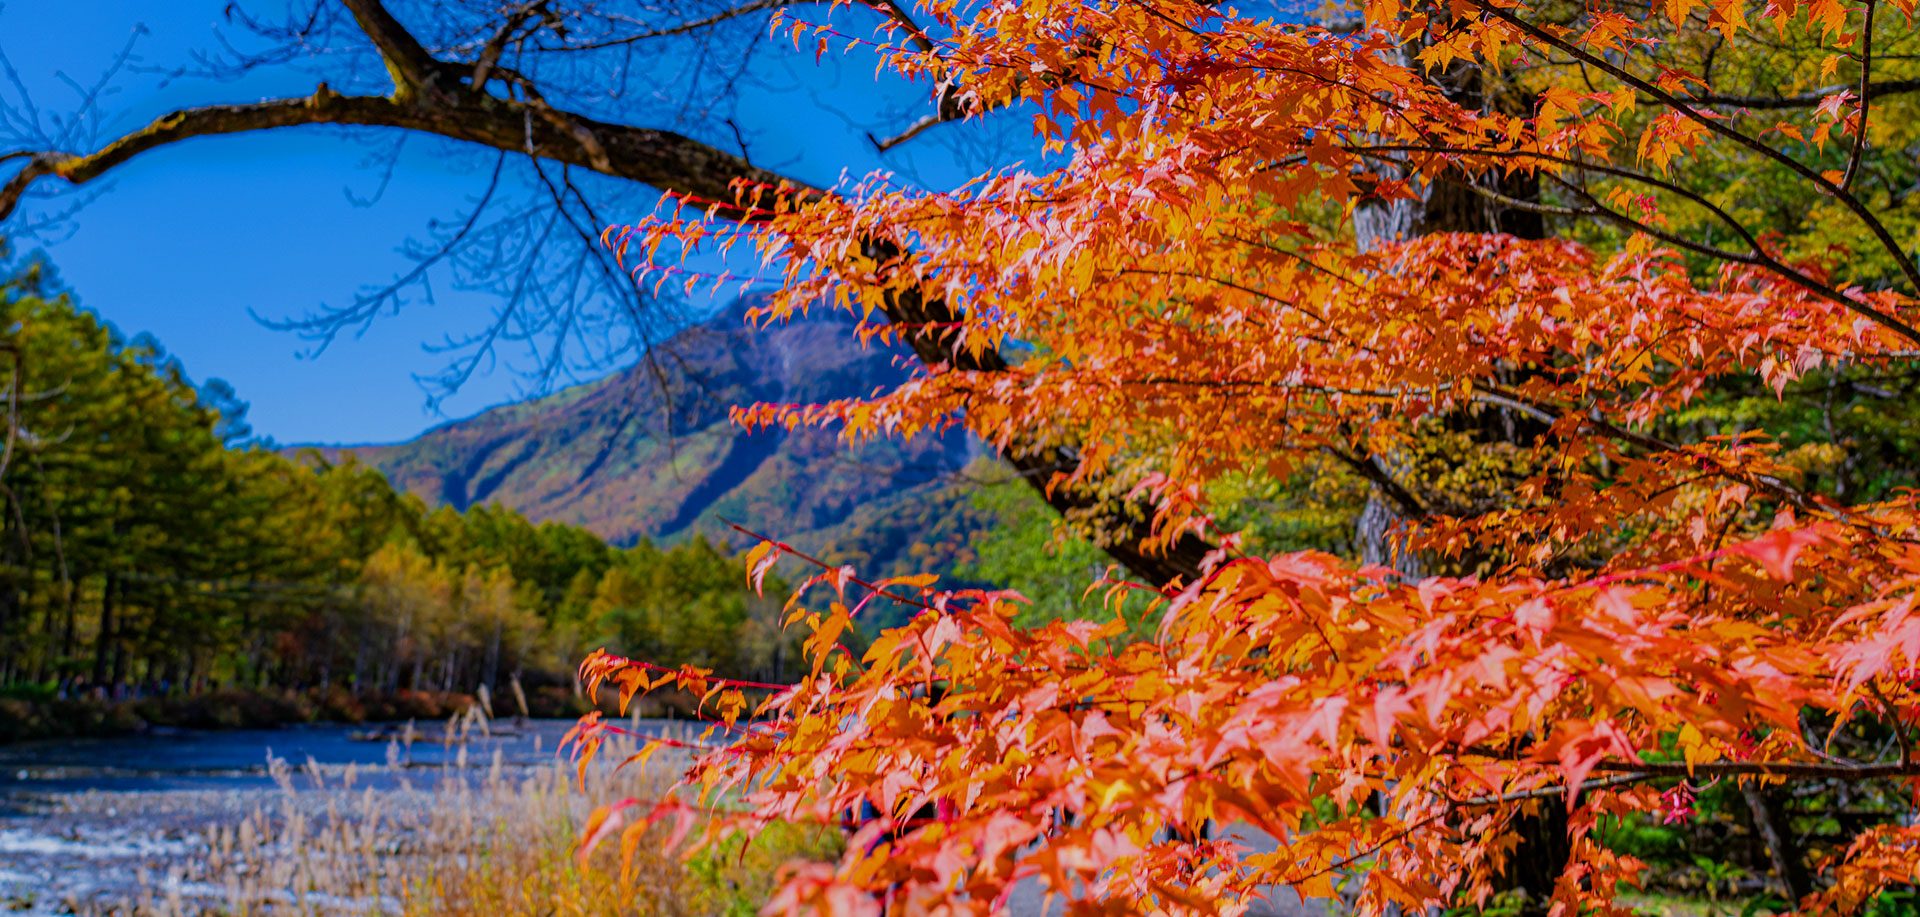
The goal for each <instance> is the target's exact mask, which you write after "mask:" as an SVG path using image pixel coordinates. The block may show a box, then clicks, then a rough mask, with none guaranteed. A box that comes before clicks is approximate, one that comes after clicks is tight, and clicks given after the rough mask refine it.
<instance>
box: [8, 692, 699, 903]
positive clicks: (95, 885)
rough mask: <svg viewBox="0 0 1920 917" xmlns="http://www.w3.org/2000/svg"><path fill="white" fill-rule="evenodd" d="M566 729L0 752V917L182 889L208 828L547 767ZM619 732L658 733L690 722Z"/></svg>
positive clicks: (426, 731) (412, 801)
mask: <svg viewBox="0 0 1920 917" xmlns="http://www.w3.org/2000/svg"><path fill="white" fill-rule="evenodd" d="M572 725H573V721H572V720H534V721H520V722H517V723H507V722H495V723H494V724H492V725H491V727H490V728H485V729H483V728H481V727H480V726H478V725H477V724H471V723H470V724H468V728H467V729H465V730H464V732H463V733H462V732H459V731H454V730H451V729H449V728H448V727H447V726H445V725H444V724H441V723H432V724H429V725H426V726H422V727H418V728H414V729H413V731H412V733H411V735H409V734H408V728H409V727H407V726H404V725H403V726H399V727H394V726H347V725H337V724H315V725H299V726H289V727H285V728H280V729H252V730H233V731H214V732H208V731H197V730H168V729H156V730H153V731H150V732H148V733H145V734H141V735H134V736H125V737H118V738H107V739H68V740H52V741H36V742H22V743H16V744H11V745H0V912H12V913H24V914H29V915H41V914H45V915H52V914H68V913H76V912H80V913H85V912H90V911H100V910H106V909H109V908H111V907H112V906H113V905H115V904H117V903H119V902H121V901H124V900H127V899H130V898H133V897H136V896H137V895H139V894H141V893H149V894H153V893H160V894H165V893H177V892H179V891H180V889H181V888H186V890H187V892H189V893H192V892H194V888H193V887H192V881H191V877H192V875H193V869H194V865H195V862H196V861H197V860H199V859H202V858H204V857H205V854H206V851H207V850H208V847H209V831H210V830H211V829H213V828H215V827H220V826H232V825H235V824H238V823H240V822H242V821H244V820H246V819H248V818H249V816H255V817H258V815H257V813H259V812H261V811H262V810H263V809H274V810H275V811H276V812H290V811H296V810H315V811H317V810H319V809H321V808H323V807H325V806H326V805H328V803H329V802H330V801H336V802H337V800H338V799H340V798H341V797H343V796H345V795H349V794H350V795H352V796H353V797H354V798H355V800H356V801H360V802H361V803H362V804H366V803H365V802H364V801H365V800H369V799H373V798H374V797H373V796H372V795H371V794H379V800H380V801H378V802H377V803H373V804H374V805H377V806H379V807H384V808H388V809H391V808H392V807H397V806H406V805H416V804H419V803H420V801H421V800H423V799H426V800H430V799H432V798H434V796H435V795H436V794H442V793H444V792H445V791H446V790H447V789H448V787H447V786H446V784H447V783H448V782H449V781H458V782H459V783H460V784H461V785H462V786H463V787H471V786H474V785H477V784H479V783H481V782H483V781H485V780H488V779H492V780H495V781H499V780H501V779H503V778H504V779H506V780H508V781H511V780H513V779H514V778H515V777H516V776H519V775H531V774H535V773H537V772H541V771H543V770H545V771H552V770H554V769H556V768H557V767H560V766H561V765H563V764H564V762H563V761H561V760H560V758H559V757H557V755H556V750H557V749H558V747H559V745H560V742H561V738H562V737H563V736H564V735H565V733H566V731H567V730H568V729H569V728H570V727H572ZM633 725H638V726H639V727H640V728H641V729H642V731H645V732H650V733H656V734H658V733H661V732H667V731H671V732H674V733H679V732H683V731H685V730H687V729H688V728H689V727H690V725H691V724H688V723H685V722H679V723H669V722H666V721H649V720H641V721H636V723H635V724H633ZM200 891H203V892H205V891H207V890H206V889H200ZM215 891H217V890H215ZM210 895H211V893H209V896H210ZM355 909H359V910H364V909H366V908H349V910H355Z"/></svg>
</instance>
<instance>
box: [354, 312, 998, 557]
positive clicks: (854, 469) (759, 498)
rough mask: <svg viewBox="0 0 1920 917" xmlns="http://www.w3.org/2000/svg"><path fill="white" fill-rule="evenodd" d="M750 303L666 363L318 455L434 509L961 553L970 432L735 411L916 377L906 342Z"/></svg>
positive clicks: (820, 546)
mask: <svg viewBox="0 0 1920 917" xmlns="http://www.w3.org/2000/svg"><path fill="white" fill-rule="evenodd" d="M745 308H746V306H745V304H736V305H735V306H734V307H733V308H731V309H728V310H726V311H725V312H724V313H723V314H721V315H720V316H719V317H717V318H715V319H713V320H711V321H708V322H706V323H704V324H700V325H696V326H693V327H691V328H689V329H687V330H685V331H683V332H681V333H679V334H678V335H675V336H674V337H673V338H672V339H670V340H668V341H667V342H666V343H665V344H663V345H662V346H661V347H659V348H658V349H657V350H656V351H655V358H654V359H653V361H652V362H651V365H648V364H647V363H644V362H643V363H642V364H639V365H636V366H634V367H631V368H629V369H626V370H624V371H622V372H619V373H615V374H613V375H611V376H608V377H607V378H605V379H601V380H599V381H597V382H591V383H587V384H584V385H579V386H575V387H573V388H569V389H566V390H564V391H561V392H558V393H555V394H553V395H550V396H547V397H544V398H540V399H537V400H533V401H528V402H524V403H520V404H513V405H506V406H503V407H497V408H494V409H492V410H489V411H486V412H484V413H481V414H479V415H476V416H474V417H471V418H468V419H466V420H459V421H455V422H452V423H448V424H445V425H443V426H440V427H436V428H434V429H432V430H429V431H427V432H426V433H424V434H422V435H421V436H420V437H418V438H417V439H414V440H412V441H410V442H405V443H396V444H392V445H370V446H349V447H325V448H322V449H321V450H320V451H321V454H322V455H323V456H326V457H328V458H329V459H330V460H338V459H339V458H340V457H341V456H343V455H345V454H348V453H351V454H353V455H356V456H358V457H359V459H360V460H361V461H363V462H365V463H367V464H370V465H372V466H374V467H376V468H379V469H380V470H381V471H383V472H385V473H386V475H387V477H388V478H389V479H390V480H391V481H392V482H393V483H394V484H395V486H397V487H400V488H403V489H405V490H408V491H411V492H413V493H416V494H419V495H420V496H421V497H423V498H425V499H426V500H427V501H428V502H429V503H433V504H436V505H447V506H452V507H455V508H457V509H465V508H466V507H469V506H473V505H476V504H481V503H499V504H504V505H506V506H509V507H512V508H514V509H517V510H519V511H521V512H523V513H525V514H526V515H527V516H528V517H529V518H532V519H533V520H535V521H545V520H549V519H551V520H558V521H562V522H569V523H573V524H577V525H581V526H584V527H586V528H588V529H590V530H592V531H593V532H595V533H597V534H599V535H600V536H602V537H604V538H606V539H608V540H609V541H611V542H614V543H616V544H630V543H632V542H634V541H636V540H638V539H640V538H642V537H645V538H652V539H656V540H671V539H676V538H680V537H686V536H689V535H692V534H695V533H703V534H707V535H708V536H710V537H715V538H721V539H724V538H725V537H726V536H727V534H728V532H727V530H726V527H725V525H724V524H723V523H721V522H719V521H718V518H717V517H720V516H724V517H726V518H728V519H731V520H733V521H736V522H739V523H740V524H742V525H745V526H747V527H749V528H752V529H755V530H757V531H760V532H763V533H765V534H767V535H769V536H772V537H776V538H779V539H781V540H784V541H787V542H789V543H792V544H793V545H794V546H795V547H797V548H800V549H801V550H805V551H809V552H819V553H822V554H827V555H831V560H833V561H834V562H836V563H839V562H846V563H854V564H856V565H857V566H859V567H861V569H862V570H863V572H864V571H866V570H872V571H874V572H876V573H883V572H893V571H895V570H898V569H901V568H902V567H903V565H911V566H918V565H922V564H925V563H926V562H928V561H929V560H935V559H945V557H948V556H951V554H952V552H953V551H954V550H963V549H964V545H965V544H966V541H967V537H966V535H967V532H968V531H969V530H970V529H971V528H972V527H973V526H975V525H977V524H978V523H977V520H975V519H974V518H973V517H974V516H975V515H976V514H975V513H974V512H973V511H972V510H971V508H970V506H969V505H968V503H967V501H966V500H965V499H964V494H963V493H962V489H961V488H959V487H957V486H955V485H954V484H952V483H951V477H952V475H953V474H954V473H955V472H957V471H959V470H960V469H961V468H963V467H964V466H965V465H966V464H967V463H968V461H970V460H971V459H973V458H975V457H977V455H978V453H979V449H978V447H977V445H975V444H974V443H972V442H971V441H969V440H968V439H966V438H964V437H961V436H957V435H956V436H949V437H946V438H944V439H932V438H923V439H917V440H915V441H914V442H912V443H906V444H903V443H899V442H897V441H883V442H876V443H872V444H868V445H865V446H862V447H859V448H857V449H849V448H848V447H846V446H845V445H844V444H842V443H841V442H839V441H838V439H837V437H836V435H835V432H834V431H833V430H831V429H828V430H819V429H812V430H809V429H802V430H796V431H793V432H783V431H761V432H757V433H751V434H749V433H746V432H744V431H742V430H740V429H739V428H738V427H735V426H734V425H733V424H732V423H731V422H730V421H729V420H728V418H727V409H728V407H729V406H731V405H735V404H750V403H753V402H793V403H813V402H821V401H827V400H829V399H833V398H846V397H859V396H865V395H870V394H872V393H873V391H874V390H875V389H876V388H879V387H882V386H887V385H892V384H895V383H898V382H899V381H900V380H902V379H903V378H905V376H906V373H905V371H904V370H903V369H902V368H901V366H903V365H905V364H904V361H903V359H902V358H903V356H904V354H903V352H899V351H892V350H886V349H881V348H878V347H874V348H863V347H861V346H860V345H859V343H858V342H856V341H855V340H854V339H853V336H852V335H851V334H849V328H850V323H851V319H850V318H849V317H847V316H846V315H844V314H841V313H835V312H832V311H831V310H824V309H823V310H816V311H815V313H814V314H813V315H812V316H810V317H796V318H795V319H794V320H793V321H791V322H788V323H786V324H775V325H770V326H768V327H765V328H759V329H755V328H752V327H749V326H747V325H746V324H745V322H744V320H743V319H744V313H745ZM731 540H732V541H734V542H735V543H738V542H740V541H742V540H743V539H742V538H741V537H740V536H738V535H734V536H733V537H732V538H731ZM915 544H920V545H922V547H921V548H919V549H916V548H915V547H914V545H915ZM930 553H931V554H932V555H934V556H933V557H929V556H927V555H928V554H930ZM910 555H911V556H910Z"/></svg>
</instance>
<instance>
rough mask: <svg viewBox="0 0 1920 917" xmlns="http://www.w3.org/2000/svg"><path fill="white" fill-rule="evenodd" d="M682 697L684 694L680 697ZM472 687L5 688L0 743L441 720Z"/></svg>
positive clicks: (640, 705) (575, 706) (553, 713)
mask: <svg viewBox="0 0 1920 917" xmlns="http://www.w3.org/2000/svg"><path fill="white" fill-rule="evenodd" d="M601 693H602V697H601V704H600V709H601V710H602V711H603V712H605V713H607V714H608V715H609V716H611V715H615V714H616V711H617V703H616V702H615V700H614V695H613V693H612V692H611V691H610V690H607V691H602V692H601ZM502 700H503V699H502V698H494V699H493V700H492V702H491V703H490V704H487V705H485V706H484V707H483V708H482V709H488V708H491V709H489V710H488V712H489V714H490V715H491V714H494V713H497V714H500V715H512V714H518V713H522V712H524V713H525V715H527V716H530V717H532V718H534V719H577V718H579V717H581V716H584V715H586V714H587V713H588V712H590V711H591V710H592V709H593V707H592V706H591V705H590V704H589V703H588V702H587V699H586V698H585V697H583V696H580V695H577V694H574V693H573V692H571V691H569V690H567V689H565V688H562V687H553V686H544V687H540V688H536V689H534V690H532V691H527V692H525V710H524V711H522V710H521V709H520V701H519V700H518V699H512V700H505V703H504V705H503V704H502ZM682 701H685V702H684V703H682ZM480 704H481V701H480V699H479V698H476V697H475V696H474V695H471V694H462V693H460V692H458V691H405V690H402V691H395V692H392V693H385V692H369V693H364V694H354V693H351V692H348V691H344V690H341V689H338V688H335V689H333V690H331V691H327V692H324V693H323V692H321V691H318V690H308V691H292V690H279V689H271V688H269V689H257V690H256V689H233V688H229V689H223V690H219V691H210V692H204V693H199V694H175V695H156V696H150V697H137V698H127V699H123V700H107V699H103V698H97V697H80V698H60V697H55V696H53V692H52V691H51V690H50V689H49V690H44V691H37V692H36V691H31V690H21V689H18V688H15V689H9V693H8V694H6V695H0V745H5V744H7V743H10V742H19V741H27V740H32V739H74V738H105V737H111V736H122V735H136V734H139V733H142V732H146V731H149V730H152V729H154V728H156V727H162V728H169V729H267V728H271V727H275V726H287V725H294V724H300V723H344V724H350V725H351V724H360V723H402V722H407V721H418V722H425V721H429V720H443V719H446V718H447V717H450V716H455V715H458V714H463V713H466V712H467V711H469V710H472V709H474V708H475V706H476V705H480ZM691 708H692V702H691V700H690V699H689V698H682V697H677V696H674V695H671V694H668V695H661V696H657V697H643V698H637V699H636V700H635V702H634V707H633V708H631V709H629V710H628V713H629V714H638V715H639V716H641V717H643V718H650V717H659V716H685V715H686V714H687V713H688V711H689V710H690V709H691Z"/></svg>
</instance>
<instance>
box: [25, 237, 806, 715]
mask: <svg viewBox="0 0 1920 917" xmlns="http://www.w3.org/2000/svg"><path fill="white" fill-rule="evenodd" d="M3 256H4V253H0V257H3ZM4 263H5V262H4V261H0V264H4ZM0 273H3V274H4V279H0V318H3V321H0V376H4V377H5V378H7V379H9V380H10V386H9V387H8V389H7V392H6V399H5V402H6V403H5V404H4V405H0V410H4V411H5V412H6V414H7V417H8V420H7V444H6V447H5V451H4V454H3V455H0V462H3V463H4V467H3V468H0V514H3V515H4V519H3V520H0V690H6V691H11V692H12V693H14V694H15V695H21V694H26V693H33V694H38V695H41V696H65V697H77V696H106V697H109V698H117V697H123V696H127V695H139V696H152V695H157V694H180V693H193V692H201V691H208V690H214V689H259V688H273V689H299V690H304V691H313V692H318V693H319V694H320V695H321V696H325V695H327V694H328V693H329V692H338V691H346V692H351V693H360V694H380V693H385V694H392V693H395V692H400V691H414V692H421V691H456V690H457V691H462V692H472V691H474V690H475V689H476V687H477V686H478V685H482V684H487V685H492V686H493V693H494V696H495V697H496V698H497V699H498V700H497V701H496V706H499V705H501V704H505V706H506V707H507V712H511V711H512V704H511V702H507V701H506V697H507V695H506V694H503V689H504V688H506V687H508V686H509V684H510V682H511V681H512V680H513V679H514V677H515V676H516V675H518V676H520V678H521V679H522V680H524V681H525V682H526V683H527V684H528V685H529V687H530V688H539V687H541V686H542V685H544V686H546V689H547V690H549V691H556V690H569V691H570V690H571V687H570V680H569V674H568V673H570V672H571V670H572V668H573V666H574V665H575V664H576V663H577V661H578V660H579V658H580V657H581V656H582V655H583V654H584V653H585V652H586V651H588V650H590V649H592V648H594V647H597V646H603V645H604V646H608V647H610V648H613V649H615V650H616V651H622V652H626V653H630V654H642V655H645V656H646V657H648V658H653V659H658V660H662V661H668V662H684V663H694V664H698V665H703V666H708V667H711V668H713V669H715V670H717V671H720V672H723V673H726V674H729V675H734V676H737V677H747V678H753V679H756V680H765V681H780V680H782V679H783V678H786V677H788V676H789V675H790V673H789V672H785V671H783V669H784V668H785V667H786V666H787V665H790V664H791V660H792V659H793V658H794V654H793V652H792V650H791V644H790V643H787V642H786V641H785V640H783V639H782V638H781V636H780V634H779V630H778V623H777V612H778V606H777V605H775V604H772V603H770V602H768V601H766V600H761V599H758V598H755V597H753V596H751V594H750V593H748V592H747V591H746V590H745V588H744V577H743V575H742V572H741V570H740V568H739V566H738V564H737V563H736V562H735V561H734V560H732V559H731V558H730V557H729V556H728V553H727V552H726V551H724V550H723V549H721V548H718V547H715V546H714V545H711V544H709V543H707V542H705V541H697V540H696V541H692V542H687V543H683V544H679V545H677V546H674V547H672V548H658V547H655V546H653V545H650V544H644V543H643V544H640V545H638V546H636V547H633V548H627V549H616V548H613V547H610V546H608V545H607V544H606V543H604V542H603V541H601V540H600V539H599V538H598V537H596V536H594V535H593V534H592V533H590V532H587V531H585V530H583V529H579V528H574V527H570V526H565V525H560V524H555V523H546V524H542V525H537V526H536V525H534V524H532V523H530V522H529V521H528V520H527V519H526V518H525V517H523V516H521V515H519V514H518V513H516V512H513V511H510V510H506V509H500V508H495V507H479V508H475V509H471V510H469V511H467V512H464V513H460V512H454V511H452V510H449V509H437V510H429V509H428V508H427V507H426V505H425V504H424V503H423V502H422V501H421V500H419V499H418V498H416V497H413V496H411V495H406V494H401V493H397V492H395V491H394V489H393V488H392V487H391V486H389V485H388V483H387V481H386V479H385V478H384V477H382V476H381V475H380V474H379V473H378V472H376V471H373V470H371V469H369V468H367V467H365V466H361V465H358V464H355V463H352V462H346V463H343V464H328V463H325V462H322V461H320V460H319V458H318V456H315V455H305V456H299V457H294V458H289V457H287V456H285V455H281V454H279V453H277V452H276V451H275V450H273V449H272V448H271V446H270V444H266V443H262V442H259V441H256V440H254V439H252V437H251V435H250V431H249V429H248V427H247V425H246V421H245V412H246V407H245V405H244V404H243V403H241V402H240V401H239V400H238V399H237V398H236V397H235V395H234V392H233V391H232V389H231V388H230V387H229V386H227V385H225V384H224V383H221V382H219V381H218V380H215V381H213V382H209V383H207V384H205V385H201V386H196V385H194V384H193V383H192V382H191V381H190V380H189V378H188V376H187V374H186V372H185V370H184V368H183V367H182V366H181V365H180V363H179V362H178V361H177V360H175V359H172V358H169V357H168V356H167V355H166V353H165V352H164V351H163V350H162V349H161V347H160V345H159V343H158V342H156V341H154V340H152V339H151V338H150V337H145V336H142V337H139V338H135V339H133V340H131V341H129V340H125V339H123V338H122V337H121V335H120V334H119V333H118V332H117V331H116V330H115V329H114V328H113V327H112V326H111V325H108V324H106V323H105V322H103V321H102V320H101V319H100V318H98V317H97V316H95V315H93V314H92V313H89V312H86V311H82V310H80V309H79V308H77V307H76V305H75V303H74V301H73V299H72V297H71V296H70V295H69V294H67V293H65V292H64V291H62V290H60V289H59V287H58V284H57V282H56V281H55V280H54V278H53V277H52V274H51V271H50V270H49V269H48V268H46V267H45V265H44V264H42V263H40V262H38V261H32V262H27V263H24V264H19V265H13V266H8V267H4V268H0Z"/></svg>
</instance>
